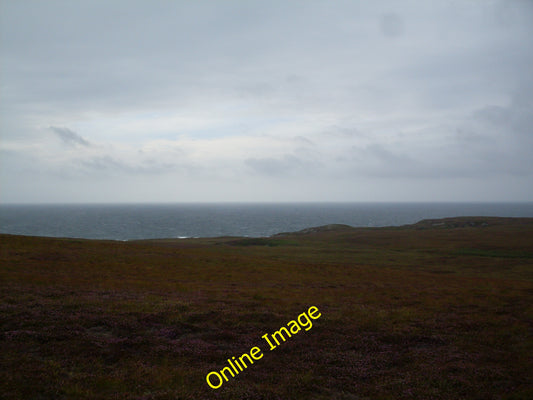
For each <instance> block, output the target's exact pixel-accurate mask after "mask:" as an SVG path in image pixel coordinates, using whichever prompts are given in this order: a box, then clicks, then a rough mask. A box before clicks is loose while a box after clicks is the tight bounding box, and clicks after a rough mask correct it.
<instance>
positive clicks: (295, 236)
mask: <svg viewBox="0 0 533 400" xmlns="http://www.w3.org/2000/svg"><path fill="white" fill-rule="evenodd" d="M313 306H314V307H316V309H317V310H318V311H316V312H315V314H314V315H315V316H316V315H318V313H320V318H317V319H316V320H312V328H310V329H307V330H306V329H301V330H300V331H296V329H297V327H296V325H294V324H292V325H291V324H290V322H289V321H291V320H295V319H297V317H298V316H299V315H301V314H302V313H304V312H306V311H307V310H309V309H310V307H313ZM312 310H313V311H314V309H312ZM310 320H311V319H310ZM296 322H298V321H296ZM300 322H302V324H301V326H304V325H303V323H306V320H305V318H302V319H301V320H300ZM288 323H289V325H287V324H288ZM283 326H286V327H287V326H289V327H290V326H292V327H293V328H294V330H295V331H296V334H293V335H292V336H291V337H290V338H288V339H287V340H286V341H281V340H280V344H279V346H276V348H275V349H274V350H273V351H269V348H268V346H267V345H265V341H264V340H263V339H262V338H261V337H262V336H263V335H265V334H269V335H272V333H273V332H274V331H277V330H278V329H280V327H283ZM267 338H271V336H267ZM254 347H260V348H261V351H262V353H261V355H262V357H261V358H260V359H259V358H257V359H256V361H254V363H253V364H252V365H249V366H248V368H246V369H244V370H243V371H242V372H241V371H239V372H240V373H239V374H236V375H235V377H231V378H230V379H229V380H228V381H227V382H224V384H223V385H221V386H220V387H219V388H217V389H213V388H211V387H210V386H209V385H208V384H207V382H206V375H207V374H208V373H209V372H211V371H220V370H221V369H223V368H224V367H226V366H228V365H229V364H228V359H231V358H232V357H234V356H235V357H236V359H238V357H239V356H241V355H242V354H243V353H245V352H248V353H250V350H251V349H253V348H254ZM252 353H253V351H252ZM532 354H533V218H489V217H462V218H447V219H442V220H426V221H421V222H419V223H417V224H414V225H407V226H401V227H387V228H352V227H348V226H343V225H329V226H324V227H317V228H311V229H306V230H304V231H301V232H295V233H284V234H278V235H275V236H272V237H268V238H236V237H222V238H203V239H179V240H178V239H160V240H145V241H130V242H116V241H98V240H82V239H72V238H43V237H28V236H15V235H0V398H2V399H6V400H7V399H9V400H11V399H91V400H93V399H145V400H150V399H154V400H155V399H173V400H174V399H284V400H285V399H346V400H348V399H421V400H422V399H423V400H427V399H454V400H455V399H507V400H517V399H524V400H525V399H531V398H533V383H532V382H533V380H532V379H531V378H532V377H533V357H532ZM255 355H257V356H258V355H259V353H258V352H257V351H256V352H255ZM245 360H246V359H245ZM226 372H227V371H226ZM227 373H228V372H227Z"/></svg>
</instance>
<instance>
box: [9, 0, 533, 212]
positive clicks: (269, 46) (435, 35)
mask: <svg viewBox="0 0 533 400" xmlns="http://www.w3.org/2000/svg"><path fill="white" fill-rule="evenodd" d="M0 7H1V10H0V11H1V12H0V30H1V32H0V60H1V61H0V63H1V64H0V135H1V136H0V153H1V154H0V184H1V186H2V191H1V195H0V201H3V202H41V201H44V202H48V201H59V202H69V201H105V202H114V201H164V202H173V201H304V200H307V201H372V200H380V201H408V200H411V201H412V200H420V201H427V200H443V201H444V200H451V201H454V200H455V201H460V200H477V201H490V200H493V201H499V200H516V201H524V200H532V199H533V189H532V188H533V176H532V175H533V162H532V161H531V159H532V157H531V154H533V95H532V93H533V78H531V73H530V66H531V65H533V42H532V41H531V39H530V38H531V37H533V25H532V24H531V23H530V21H531V20H533V3H531V2H529V1H525V0H524V1H520V0H516V1H487V2H464V1H443V2H428V3H420V2H418V1H401V2H397V1H376V2H366V1H360V2H359V1H339V2H335V3H334V4H332V3H331V2H326V1H315V0H311V1H308V2H305V3H302V2H296V1H285V2H281V1H280V2H278V1H272V2H245V1H228V2H217V1H198V2H186V1H183V2H181V1H177V2H166V1H155V2H150V3H146V2H136V1H127V2H121V1H115V2H111V3H109V2H99V1H90V2H89V1H87V2H74V3H72V2H66V1H52V2H47V3H46V4H44V3H42V2H38V1H35V2H31V1H27V2H3V3H2V4H1V5H0Z"/></svg>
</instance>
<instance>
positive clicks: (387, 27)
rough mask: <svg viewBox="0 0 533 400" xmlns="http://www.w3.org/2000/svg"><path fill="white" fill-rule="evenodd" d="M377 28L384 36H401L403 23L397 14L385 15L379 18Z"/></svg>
mask: <svg viewBox="0 0 533 400" xmlns="http://www.w3.org/2000/svg"><path fill="white" fill-rule="evenodd" d="M379 27H380V29H381V32H382V33H383V34H384V35H385V36H390V37H395V36H401V35H402V34H403V31H404V22H403V19H402V17H400V16H399V15H398V14H396V13H386V14H383V15H382V16H381V18H380V21H379Z"/></svg>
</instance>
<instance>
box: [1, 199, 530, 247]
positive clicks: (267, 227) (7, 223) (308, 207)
mask: <svg viewBox="0 0 533 400" xmlns="http://www.w3.org/2000/svg"><path fill="white" fill-rule="evenodd" d="M458 216H499V217H533V202H532V203H282V204H280V203H266V204H261V203H212V204H206V203H200V204H47V205H42V204H41V205H28V204H24V205H20V204H19V205H14V204H9V205H7V204H4V205H0V233H8V234H16V235H28V236H49V237H70V238H84V239H108V240H122V241H125V240H138V239H158V238H182V239H183V238H196V237H219V236H245V237H267V236H271V235H274V234H276V233H281V232H294V231H298V230H301V229H305V228H309V227H314V226H321V225H327V224H346V225H351V226H354V227H383V226H399V225H406V224H413V223H416V222H418V221H420V220H422V219H432V218H444V217H458Z"/></svg>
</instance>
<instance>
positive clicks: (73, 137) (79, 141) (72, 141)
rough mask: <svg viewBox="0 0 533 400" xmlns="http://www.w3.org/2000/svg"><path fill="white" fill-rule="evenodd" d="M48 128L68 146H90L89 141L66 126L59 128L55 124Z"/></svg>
mask: <svg viewBox="0 0 533 400" xmlns="http://www.w3.org/2000/svg"><path fill="white" fill-rule="evenodd" d="M50 130H51V131H52V132H54V133H55V134H56V135H57V136H58V137H59V138H60V139H61V140H62V141H63V143H65V144H67V145H69V146H76V145H79V146H84V147H90V146H91V143H89V142H88V141H87V140H85V139H84V138H83V137H81V136H80V135H78V134H77V133H76V132H73V131H71V130H70V129H68V128H60V127H56V126H51V127H50Z"/></svg>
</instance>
